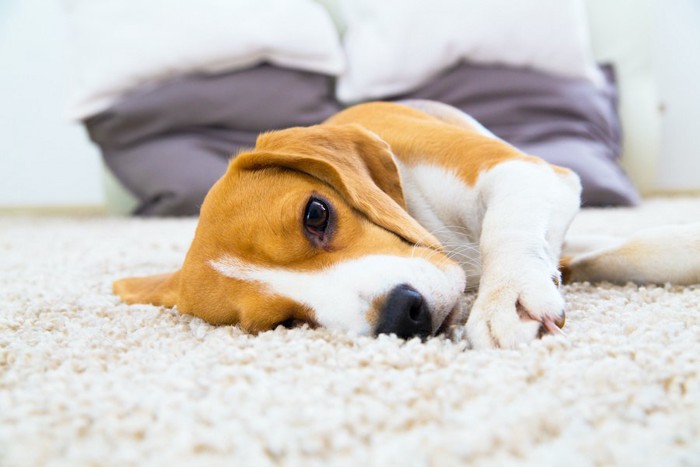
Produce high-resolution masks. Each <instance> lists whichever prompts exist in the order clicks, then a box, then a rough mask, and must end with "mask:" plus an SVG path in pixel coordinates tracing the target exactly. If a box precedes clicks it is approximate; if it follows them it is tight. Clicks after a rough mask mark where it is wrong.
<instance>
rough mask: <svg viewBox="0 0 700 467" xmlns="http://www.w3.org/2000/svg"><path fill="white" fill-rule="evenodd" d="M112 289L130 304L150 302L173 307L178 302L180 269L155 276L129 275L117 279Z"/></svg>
mask: <svg viewBox="0 0 700 467" xmlns="http://www.w3.org/2000/svg"><path fill="white" fill-rule="evenodd" d="M112 289H113V291H114V293H115V294H116V295H119V297H120V298H121V299H122V300H123V301H124V302H125V303H128V304H130V305H131V304H134V303H148V304H152V305H158V306H165V307H172V306H175V305H176V304H177V300H178V297H179V289H180V271H177V272H174V273H170V274H158V275H155V276H145V277H129V278H126V279H121V280H118V281H116V282H115V283H114V284H113V286H112Z"/></svg>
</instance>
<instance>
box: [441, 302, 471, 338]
mask: <svg viewBox="0 0 700 467" xmlns="http://www.w3.org/2000/svg"><path fill="white" fill-rule="evenodd" d="M463 310H464V306H463V303H462V302H461V301H457V303H455V306H453V307H452V309H451V310H450V312H449V313H448V314H447V316H445V319H444V320H443V321H442V323H440V326H439V327H438V328H437V331H435V335H436V336H439V335H441V334H445V333H447V331H448V330H449V329H450V328H451V327H452V326H453V325H455V324H458V323H459V321H460V319H461V317H462V312H463Z"/></svg>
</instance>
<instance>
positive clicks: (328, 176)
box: [114, 101, 700, 348]
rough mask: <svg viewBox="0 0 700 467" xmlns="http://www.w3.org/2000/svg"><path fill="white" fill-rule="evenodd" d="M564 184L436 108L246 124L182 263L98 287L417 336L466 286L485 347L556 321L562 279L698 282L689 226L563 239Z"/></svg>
mask: <svg viewBox="0 0 700 467" xmlns="http://www.w3.org/2000/svg"><path fill="white" fill-rule="evenodd" d="M580 190H581V187H580V183H579V179H578V177H577V176H576V175H575V174H574V173H572V172H570V171H569V170H567V169H563V168H561V167H557V166H553V165H549V164H547V163H545V162H543V161H542V160H541V159H538V158H536V157H533V156H529V155H526V154H523V153H521V152H520V151H518V150H517V149H515V148H514V147H512V146H510V145H508V144H507V143H505V142H504V141H502V140H500V139H498V138H497V137H495V136H494V135H493V134H492V133H490V132H489V131H488V130H486V129H484V128H483V127H482V126H481V125H479V124H478V123H477V122H476V121H475V120H473V119H472V118H471V117H469V116H468V115H466V114H464V113H462V112H461V111H459V110H457V109H455V108H453V107H450V106H447V105H445V104H440V103H437V102H430V101H406V102H403V103H401V104H396V103H386V102H376V103H368V104H361V105H358V106H355V107H351V108H349V109H347V110H344V111H342V112H340V113H339V114H337V115H335V116H334V117H332V118H331V119H329V120H328V121H326V122H325V123H323V124H321V125H317V126H312V127H308V128H290V129H286V130H281V131H274V132H270V133H267V134H263V135H261V136H260V137H259V138H258V140H257V143H256V147H255V149H253V150H252V151H250V152H245V153H242V154H240V155H238V156H237V157H236V158H235V159H233V160H232V161H231V163H230V165H229V168H228V170H227V172H226V174H225V175H224V176H223V177H222V178H221V179H220V180H219V181H218V182H217V183H216V184H215V185H214V187H213V188H212V189H211V191H210V192H209V194H208V195H207V197H206V199H205V201H204V204H203V205H202V208H201V215H200V219H199V224H198V226H197V230H196V233H195V237H194V240H193V241H192V245H191V247H190V249H189V251H188V253H187V256H186V258H185V261H184V264H183V265H182V268H181V269H180V270H179V271H177V272H174V273H171V274H162V275H157V276H151V277H135V278H128V279H123V280H120V281H117V282H115V284H114V291H115V293H116V294H118V295H119V296H120V297H121V298H122V299H123V300H124V301H125V302H127V303H150V304H154V305H161V306H166V307H173V306H176V307H177V309H178V310H179V311H180V312H182V313H188V314H192V315H195V316H198V317H200V318H202V319H204V320H206V321H208V322H210V323H213V324H239V325H240V326H241V327H242V328H243V329H244V330H247V331H250V332H259V331H264V330H268V329H273V328H275V327H276V326H278V325H286V326H289V325H292V324H296V323H309V324H310V325H312V326H325V327H328V328H331V329H339V330H346V331H349V332H353V333H357V334H365V335H367V334H378V333H394V334H396V335H398V336H399V337H403V338H410V337H413V336H418V337H421V338H425V337H427V336H431V335H434V334H436V333H439V332H441V331H443V330H445V329H446V328H447V327H448V326H449V325H450V324H452V322H453V320H454V319H455V317H456V316H459V315H462V312H463V311H464V310H461V307H462V306H464V305H463V302H464V300H462V299H461V298H462V295H463V293H464V292H465V290H468V289H475V288H477V287H478V289H479V290H478V295H477V297H476V300H475V301H474V304H473V306H472V309H471V310H470V312H469V318H468V320H467V322H466V330H467V336H468V338H469V340H470V342H471V344H472V346H473V347H474V348H488V347H514V346H517V345H519V344H521V343H525V342H528V341H530V340H532V339H535V338H536V337H538V336H539V335H541V334H542V333H543V332H544V333H546V332H557V331H558V330H559V328H560V327H562V326H563V325H564V301H563V299H562V296H561V293H560V291H559V287H560V284H561V281H562V277H563V279H564V280H570V281H582V280H587V281H599V280H608V281H613V282H627V281H634V282H639V283H647V282H660V283H663V282H674V283H677V284H688V283H697V282H700V223H696V224H687V225H684V226H674V227H665V228H661V229H654V230H649V231H644V232H641V233H639V234H638V235H636V236H634V237H633V238H629V239H624V240H619V239H609V238H593V237H591V238H584V239H577V240H574V239H568V238H567V239H566V241H565V234H566V231H567V228H568V226H569V224H570V222H571V221H572V219H573V218H574V216H575V215H576V213H577V211H578V209H579V197H580Z"/></svg>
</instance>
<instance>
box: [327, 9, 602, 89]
mask: <svg viewBox="0 0 700 467" xmlns="http://www.w3.org/2000/svg"><path fill="white" fill-rule="evenodd" d="M339 2H340V7H341V11H342V14H343V21H344V22H345V24H346V26H347V29H346V31H345V37H344V49H345V53H346V60H347V67H346V70H345V72H344V73H343V74H342V75H341V76H340V78H339V80H338V88H337V94H338V98H339V99H340V100H342V101H344V102H353V101H359V100H362V99H370V98H381V97H385V96H389V95H392V94H399V93H402V92H406V91H409V90H411V89H413V88H415V87H417V86H419V85H420V84H422V83H424V82H426V81H427V80H429V79H430V78H432V77H433V76H435V75H436V74H437V73H439V72H440V71H442V70H444V69H445V68H447V67H449V66H451V65H454V64H456V63H458V62H459V61H460V60H469V61H472V62H476V63H491V64H493V63H500V64H505V65H512V66H521V67H531V68H534V69H538V70H542V71H545V72H549V73H553V74H557V75H560V76H567V77H572V78H581V79H586V80H589V81H591V82H593V83H600V82H601V79H602V76H601V74H600V72H599V70H598V69H597V68H596V65H595V62H594V60H593V58H592V53H591V48H590V44H589V35H588V25H587V22H586V14H585V13H586V10H585V6H584V4H583V3H582V0H527V1H516V0H430V1H425V0H381V1H377V0H339Z"/></svg>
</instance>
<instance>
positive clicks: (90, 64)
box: [64, 0, 343, 118]
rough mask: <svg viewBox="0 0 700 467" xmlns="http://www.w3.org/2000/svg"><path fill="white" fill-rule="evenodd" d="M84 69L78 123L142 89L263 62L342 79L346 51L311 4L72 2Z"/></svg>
mask: <svg viewBox="0 0 700 467" xmlns="http://www.w3.org/2000/svg"><path fill="white" fill-rule="evenodd" d="M64 3H65V6H66V11H67V17H68V25H69V32H70V33H71V36H72V39H73V40H72V42H73V44H74V50H75V58H76V60H77V64H78V76H77V83H76V91H77V95H76V98H75V101H74V105H73V106H72V112H71V113H72V116H73V117H75V118H84V117H86V116H89V115H93V114H95V113H97V112H99V111H101V110H104V109H105V108H107V107H108V106H109V105H110V104H112V103H113V102H114V101H115V100H116V99H118V97H119V96H120V95H122V94H124V93H125V92H128V91H129V90H132V89H133V88H135V87H139V86H143V85H145V84H148V83H151V82H155V81H158V80H162V79H165V78H169V77H173V76H177V75H180V74H183V73H193V72H204V73H214V72H221V71H228V70H236V69H241V68H245V67H249V66H252V65H256V64H258V63H260V62H263V61H268V62H270V63H273V64H276V65H281V66H285V67H290V68H296V69H300V70H307V71H314V72H319V73H326V74H332V75H335V74H338V73H339V72H340V71H341V70H342V68H343V52H342V49H341V47H340V41H339V38H338V33H337V31H336V29H335V26H334V25H333V21H332V20H331V18H330V16H329V15H328V13H327V12H326V10H325V9H324V8H323V7H322V6H320V5H319V4H317V3H315V2H314V1H312V0H198V1H196V2H195V1H191V2H178V1H171V0H131V1H129V0H65V1H64Z"/></svg>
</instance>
